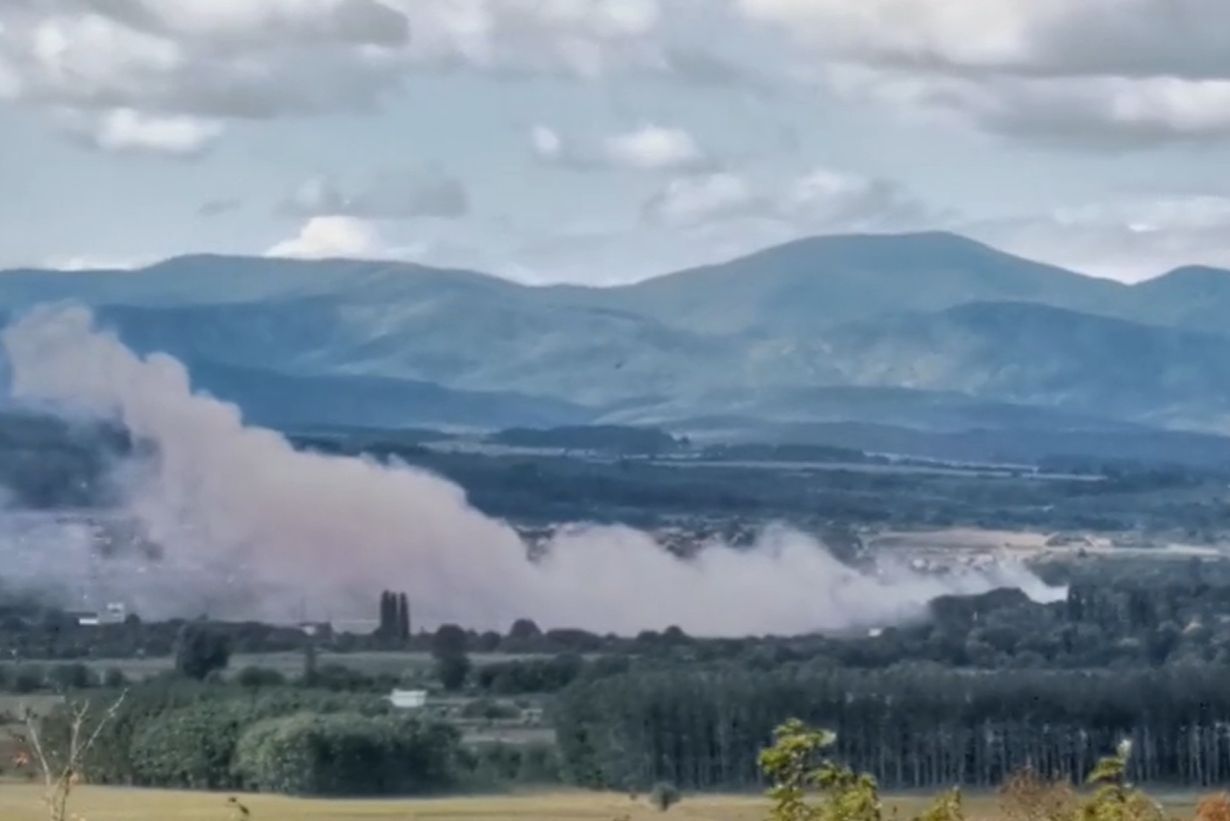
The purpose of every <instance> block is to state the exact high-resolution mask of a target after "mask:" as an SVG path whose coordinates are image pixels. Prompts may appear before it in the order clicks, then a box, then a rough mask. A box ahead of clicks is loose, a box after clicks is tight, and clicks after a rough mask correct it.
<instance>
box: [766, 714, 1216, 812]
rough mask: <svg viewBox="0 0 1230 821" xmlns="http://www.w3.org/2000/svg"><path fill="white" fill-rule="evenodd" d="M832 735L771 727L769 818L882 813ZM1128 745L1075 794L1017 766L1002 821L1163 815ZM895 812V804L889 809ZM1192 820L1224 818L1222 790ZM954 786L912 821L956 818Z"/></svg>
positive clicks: (1004, 792) (871, 787)
mask: <svg viewBox="0 0 1230 821" xmlns="http://www.w3.org/2000/svg"><path fill="white" fill-rule="evenodd" d="M836 740H837V737H836V735H834V734H833V733H831V732H828V731H825V730H815V729H812V728H809V727H807V726H806V725H804V724H803V723H802V722H801V721H798V720H791V721H787V722H786V723H785V724H782V725H781V726H780V727H778V728H777V730H776V731H775V732H774V743H773V746H772V747H769V748H768V749H766V750H764V751H762V752H761V754H760V759H759V763H760V769H761V771H762V772H763V773H764V775H765V776H766V777H767V778H768V779H769V780H770V782H771V783H772V788H771V789H770V790H769V793H768V794H769V798H770V799H771V800H772V802H773V808H772V810H771V812H770V815H769V819H770V820H771V821H883V817H884V809H883V805H882V803H881V801H880V794H879V786H878V785H877V783H876V780H875V778H873V777H872V776H871V775H868V774H866V773H856V772H854V771H853V770H851V769H850V768H849V767H845V766H842V765H840V764H837V763H835V762H833V761H831V760H829V759H827V758H824V757H823V751H824V750H825V749H827V748H828V747H831V746H832V745H833V743H834V742H835V741H836ZM1130 755H1131V745H1130V744H1129V743H1127V742H1124V743H1123V744H1120V745H1119V748H1118V750H1116V751H1115V754H1114V755H1112V756H1108V757H1106V758H1103V759H1102V760H1101V761H1099V762H1098V764H1097V766H1095V767H1094V769H1093V771H1092V772H1091V773H1090V774H1089V777H1088V782H1087V783H1088V784H1089V786H1090V787H1091V792H1089V793H1087V794H1085V795H1083V796H1081V795H1078V794H1077V793H1076V792H1075V791H1074V790H1072V789H1071V787H1070V786H1068V784H1067V783H1066V782H1062V781H1058V780H1055V781H1047V780H1045V779H1043V778H1040V777H1039V776H1037V775H1036V774H1035V773H1033V772H1030V771H1024V772H1020V773H1017V774H1016V775H1014V776H1013V777H1012V778H1011V779H1009V781H1008V782H1007V783H1006V784H1005V785H1004V786H1003V787H1002V788H1001V790H1000V799H1001V804H1002V809H1003V815H1004V816H1005V817H1006V818H1007V819H1009V821H1167V816H1166V815H1165V813H1164V812H1163V810H1162V808H1161V805H1160V804H1158V803H1157V802H1156V801H1154V800H1153V799H1152V798H1150V797H1149V796H1148V795H1147V794H1146V793H1144V792H1143V791H1141V790H1138V789H1136V788H1134V787H1132V786H1131V785H1130V784H1128V783H1127V765H1128V759H1129V756H1130ZM893 815H895V812H894V813H893ZM1196 818H1197V821H1230V798H1227V797H1226V796H1224V795H1222V796H1213V797H1210V798H1207V799H1205V800H1204V801H1202V802H1201V804H1200V806H1199V807H1198V808H1197V813H1196ZM964 819H965V810H964V807H963V804H962V796H961V791H960V790H959V789H956V788H954V789H952V790H950V791H948V792H946V793H943V794H942V795H940V796H938V797H937V798H936V799H935V801H934V803H933V804H932V805H931V807H930V808H929V809H927V810H926V811H925V812H924V813H922V814H921V815H920V816H918V818H917V819H915V821H964Z"/></svg>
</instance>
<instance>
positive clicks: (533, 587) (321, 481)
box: [2, 306, 1057, 635]
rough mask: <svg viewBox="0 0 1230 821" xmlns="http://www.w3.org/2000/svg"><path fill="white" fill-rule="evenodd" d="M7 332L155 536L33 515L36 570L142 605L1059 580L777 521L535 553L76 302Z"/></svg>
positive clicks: (289, 609)
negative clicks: (203, 382) (217, 395)
mask: <svg viewBox="0 0 1230 821" xmlns="http://www.w3.org/2000/svg"><path fill="white" fill-rule="evenodd" d="M2 340H3V346H4V350H5V352H6V355H7V359H8V364H9V368H10V379H11V393H12V396H13V397H14V399H15V400H17V401H20V402H22V403H23V404H27V405H33V406H37V407H40V408H43V409H50V410H53V411H54V412H57V413H61V414H68V415H87V416H89V417H93V418H100V419H105V420H109V421H113V422H116V423H118V424H121V425H122V426H123V427H124V428H126V429H127V430H128V431H129V433H130V435H131V436H132V438H133V439H134V441H136V442H139V443H141V444H142V445H143V446H142V447H140V448H137V449H136V454H137V455H134V456H133V457H131V458H130V459H128V460H126V462H125V463H124V464H123V465H122V466H121V467H120V469H119V473H118V474H117V476H116V479H117V481H118V482H119V483H120V484H121V487H122V490H123V492H122V504H121V510H120V511H118V512H117V514H116V516H117V518H118V519H120V520H122V521H124V522H126V523H127V525H126V526H131V527H133V528H135V529H136V530H137V531H138V532H139V533H140V536H141V538H142V539H143V540H146V541H148V542H150V543H153V544H156V545H159V546H160V547H161V555H160V556H158V557H157V558H152V557H151V556H150V555H149V554H148V553H147V552H142V551H132V552H123V551H118V552H115V553H114V555H112V556H110V557H109V558H107V559H106V560H98V559H97V558H96V557H90V558H88V559H87V558H85V557H84V556H83V555H82V551H83V547H82V545H83V544H84V541H83V539H82V538H81V534H80V533H79V532H77V531H72V532H71V533H69V532H68V531H65V530H62V529H61V526H60V525H55V524H51V525H47V524H44V525H43V528H44V532H41V533H40V534H38V535H37V538H36V542H35V543H34V549H36V550H37V551H39V555H40V559H39V560H38V561H37V562H35V563H34V564H33V565H30V566H31V567H34V568H37V572H36V573H32V574H31V575H38V574H39V573H42V574H57V573H58V574H61V575H63V574H66V573H74V572H80V573H82V574H83V575H86V576H88V577H89V579H88V581H90V582H91V583H94V584H102V585H107V586H108V589H109V591H114V593H115V594H116V595H122V596H123V597H124V598H125V599H126V600H127V601H129V602H132V604H133V605H134V606H135V607H136V608H137V609H138V610H140V612H142V613H143V614H144V615H149V616H172V615H179V616H188V615H196V614H197V613H200V612H202V611H205V610H208V612H209V613H210V614H211V615H213V616H216V617H223V618H240V617H244V618H263V619H268V620H289V619H292V618H295V617H296V614H297V613H299V612H301V611H306V612H307V613H308V614H309V615H311V616H313V617H316V618H323V617H326V616H329V617H333V618H354V617H366V616H368V615H369V614H370V613H372V612H373V611H374V609H375V599H376V596H377V594H378V592H379V591H380V590H382V589H386V588H388V589H395V590H405V591H407V593H408V594H409V596H410V599H411V601H412V603H413V607H414V611H415V622H416V624H417V625H421V626H431V625H433V624H438V623H442V622H458V623H461V624H464V625H467V626H471V627H475V628H495V629H501V628H507V626H508V625H509V623H510V622H511V621H512V620H513V619H515V618H518V617H523V616H524V617H529V618H532V619H535V620H536V621H537V622H538V623H539V624H541V625H543V626H554V627H562V626H571V627H581V628H585V629H589V630H594V631H598V632H618V633H631V632H635V631H638V630H642V629H662V628H664V627H666V626H668V625H678V626H680V627H682V628H683V629H684V630H686V631H687V632H689V633H691V634H695V635H748V634H761V633H799V632H809V631H815V630H838V629H848V628H855V627H871V626H877V625H885V624H891V623H896V622H901V621H903V620H907V619H910V618H914V617H917V616H919V615H920V614H921V613H922V612H923V611H924V609H925V607H926V603H927V602H928V601H930V600H931V599H933V598H934V597H936V596H938V595H942V594H946V593H973V592H981V591H985V590H989V589H991V588H994V587H1002V586H1011V587H1020V588H1021V589H1023V590H1024V591H1025V592H1026V593H1028V594H1029V595H1031V596H1033V597H1035V598H1052V597H1054V596H1055V595H1056V594H1057V591H1056V590H1055V589H1054V588H1048V587H1047V586H1045V585H1044V584H1043V583H1042V582H1041V581H1040V580H1039V579H1037V578H1036V577H1035V576H1033V575H1032V574H1030V573H1029V572H1028V571H1026V570H1025V569H1024V568H1022V567H1020V566H1018V565H1015V564H1009V563H999V564H996V565H993V566H992V567H989V568H984V569H981V570H967V571H962V572H955V573H949V574H945V575H942V576H940V575H935V574H927V573H919V572H913V571H911V570H909V569H906V568H880V569H879V570H877V571H876V572H874V573H873V572H862V571H858V570H855V569H852V568H850V567H849V566H847V565H845V564H843V563H841V562H839V561H838V560H836V559H835V558H833V556H832V555H830V554H829V553H828V552H827V551H826V550H825V549H824V548H823V546H822V545H820V544H819V543H818V542H816V541H815V540H813V539H811V538H808V537H806V536H804V535H802V534H800V533H797V532H794V531H791V530H789V529H785V528H770V529H768V530H766V531H765V532H764V533H763V534H762V535H761V537H760V538H759V540H758V542H757V543H756V544H755V545H754V546H753V547H752V548H750V549H749V548H739V549H735V548H731V547H727V546H723V545H714V546H711V547H708V548H706V549H704V550H702V551H701V552H700V553H699V555H697V556H696V557H695V558H693V559H690V560H681V559H677V558H675V557H674V556H672V555H671V554H669V553H667V552H666V551H664V550H663V549H661V548H660V547H659V545H658V544H657V543H656V542H655V541H654V540H653V539H652V538H651V537H650V536H648V535H647V534H644V533H640V532H637V531H634V530H631V529H627V528H620V527H614V528H612V527H571V528H568V529H567V530H566V531H564V532H562V533H561V534H560V535H558V536H557V537H556V538H555V539H554V540H553V541H552V542H551V543H550V544H549V545H548V547H547V549H546V551H545V553H544V555H542V556H541V557H537V558H535V559H534V560H533V561H530V560H529V559H527V554H526V548H525V546H524V544H523V543H522V541H521V539H520V538H519V536H518V534H517V533H516V532H515V531H514V530H513V529H512V528H511V527H510V526H509V525H507V524H506V523H504V522H501V521H498V520H495V519H492V518H490V517H488V516H485V515H483V514H482V513H480V512H478V511H476V510H475V509H474V508H472V507H471V506H470V505H469V504H467V501H466V498H465V495H464V493H463V491H462V490H461V489H460V488H459V487H457V486H456V485H454V484H452V483H450V482H448V481H446V480H444V479H442V478H440V477H438V476H435V475H432V474H429V473H426V472H424V471H422V470H418V469H415V468H411V467H407V466H404V465H387V464H380V463H377V462H375V461H373V460H369V459H362V458H351V457H340V456H329V455H321V454H316V453H308V452H302V451H297V450H295V449H294V448H293V447H292V446H291V445H290V444H289V443H288V442H287V440H286V439H285V438H283V437H282V436H281V435H279V434H278V433H276V432H273V431H270V430H265V429H261V428H258V427H252V426H247V425H245V424H244V422H243V420H242V417H241V414H240V411H239V409H238V408H236V407H235V406H234V405H231V404H227V403H224V402H220V401H217V400H215V399H213V398H210V397H208V396H205V395H202V394H198V393H194V392H193V391H192V388H191V382H190V377H189V374H188V372H187V371H186V370H185V368H184V366H183V365H182V364H181V363H179V362H178V361H176V360H175V359H173V358H171V357H169V356H165V355H160V354H153V355H149V356H144V357H143V356H139V355H137V354H136V353H134V352H133V351H132V350H130V349H128V348H127V347H125V345H124V344H123V343H122V342H121V341H120V340H119V339H118V338H117V337H116V336H115V335H114V334H112V333H110V332H108V331H106V330H104V329H100V328H99V327H98V326H97V325H96V324H95V321H94V319H93V317H92V315H91V313H90V312H89V311H88V310H86V309H84V308H78V307H65V306H57V307H43V308H39V309H36V310H34V311H32V312H31V313H29V314H27V315H26V316H25V317H23V318H21V319H19V320H17V321H16V322H14V323H13V324H12V325H10V326H9V327H8V328H7V329H5V331H4V332H3V336H2ZM15 515H17V514H8V516H7V517H6V518H8V519H10V520H12V518H13V516H15ZM73 526H74V527H79V526H80V525H79V524H78V525H73ZM64 527H67V525H65V526H64ZM5 530H6V531H11V528H8V527H6V528H5ZM65 536H71V538H64V537H65ZM32 538H33V537H32ZM29 549H30V545H29V544H28V545H27V550H29ZM56 551H72V553H71V554H69V553H64V554H57V553H56ZM83 562H87V563H88V570H85V571H83V570H81V568H82V567H84V566H85V565H83V564H82V563H83ZM44 581H49V580H47V579H44ZM83 583H84V582H83Z"/></svg>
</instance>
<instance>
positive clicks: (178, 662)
mask: <svg viewBox="0 0 1230 821" xmlns="http://www.w3.org/2000/svg"><path fill="white" fill-rule="evenodd" d="M230 659H231V643H230V640H229V639H228V638H227V637H226V636H225V635H224V634H223V633H221V632H220V631H218V630H217V629H216V628H212V627H210V626H209V625H207V624H203V623H199V622H186V623H185V624H184V625H183V626H182V627H180V629H179V633H178V634H177V635H176V637H175V669H176V671H177V672H179V673H180V674H181V675H184V676H187V677H188V678H193V679H196V680H197V681H203V680H204V679H205V678H206V677H207V676H208V675H209V674H210V673H212V672H214V671H215V670H223V669H225V668H226V665H227V664H228V663H229V662H230Z"/></svg>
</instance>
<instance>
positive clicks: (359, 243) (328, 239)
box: [265, 216, 384, 259]
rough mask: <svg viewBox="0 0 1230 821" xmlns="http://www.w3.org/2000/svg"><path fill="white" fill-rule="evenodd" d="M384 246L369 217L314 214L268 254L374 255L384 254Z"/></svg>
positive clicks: (327, 256) (311, 255)
mask: <svg viewBox="0 0 1230 821" xmlns="http://www.w3.org/2000/svg"><path fill="white" fill-rule="evenodd" d="M383 247H384V246H383V243H382V242H381V239H380V234H379V232H377V230H376V229H375V227H374V226H373V225H372V224H371V223H370V222H368V221H367V220H362V219H358V218H356V217H342V216H331V217H312V218H311V219H309V220H308V221H307V222H306V223H304V224H303V226H302V227H300V229H299V233H298V234H296V235H295V236H293V237H291V238H290V239H287V240H283V241H282V242H279V243H277V244H276V245H274V246H273V247H272V248H270V249H269V250H268V251H267V252H265V255H266V256H271V257H299V258H305V259H326V258H330V257H373V256H379V255H381V253H382V249H383Z"/></svg>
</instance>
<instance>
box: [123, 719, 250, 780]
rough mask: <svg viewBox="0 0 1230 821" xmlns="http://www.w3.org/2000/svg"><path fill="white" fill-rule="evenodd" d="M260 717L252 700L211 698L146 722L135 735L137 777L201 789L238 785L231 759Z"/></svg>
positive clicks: (134, 752)
mask: <svg viewBox="0 0 1230 821" xmlns="http://www.w3.org/2000/svg"><path fill="white" fill-rule="evenodd" d="M254 718H255V715H254V710H253V708H252V707H251V706H248V705H246V704H240V703H238V702H212V703H211V702H205V703H203V704H197V705H194V706H191V707H185V708H182V709H179V710H173V711H171V712H168V713H165V714H163V715H161V716H159V717H157V718H155V719H153V720H150V721H147V722H145V723H144V724H143V725H142V726H141V728H140V729H139V730H138V731H137V732H136V733H135V734H134V735H133V738H132V746H131V751H130V756H131V760H132V768H133V775H134V780H135V782H136V783H137V784H138V785H141V786H149V787H173V788H184V789H199V790H218V789H226V788H229V787H232V786H233V785H234V776H233V774H232V773H231V758H232V756H233V755H234V752H235V747H236V745H237V744H238V742H239V736H240V735H241V734H242V733H243V731H244V730H245V729H246V728H247V727H248V726H249V725H250V724H251V723H252V721H253V720H254Z"/></svg>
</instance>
